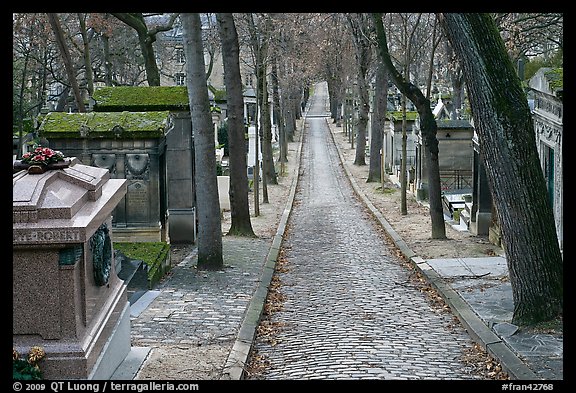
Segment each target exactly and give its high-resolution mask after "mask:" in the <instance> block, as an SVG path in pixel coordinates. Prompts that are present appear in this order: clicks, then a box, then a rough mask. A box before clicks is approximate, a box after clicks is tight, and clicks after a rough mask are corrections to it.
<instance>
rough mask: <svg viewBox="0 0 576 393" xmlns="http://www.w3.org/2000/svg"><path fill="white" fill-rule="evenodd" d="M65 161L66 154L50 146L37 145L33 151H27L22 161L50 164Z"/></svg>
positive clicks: (31, 163) (25, 162)
mask: <svg viewBox="0 0 576 393" xmlns="http://www.w3.org/2000/svg"><path fill="white" fill-rule="evenodd" d="M59 161H64V154H62V152H60V151H58V150H52V149H50V148H49V147H42V146H38V147H36V148H35V149H34V150H33V151H32V152H28V153H25V154H24V155H23V156H22V160H21V162H22V163H23V164H28V165H39V164H40V165H48V164H52V163H55V162H59Z"/></svg>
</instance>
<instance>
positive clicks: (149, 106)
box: [92, 86, 190, 112]
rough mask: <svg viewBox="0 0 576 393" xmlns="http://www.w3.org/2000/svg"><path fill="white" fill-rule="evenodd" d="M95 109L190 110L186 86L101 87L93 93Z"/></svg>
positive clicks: (108, 110)
mask: <svg viewBox="0 0 576 393" xmlns="http://www.w3.org/2000/svg"><path fill="white" fill-rule="evenodd" d="M92 98H93V100H94V111H97V112H120V111H132V112H141V111H165V110H171V111H189V110H190V106H189V101H188V88H187V87H186V86H117V87H100V88H98V89H96V90H95V91H94V94H93V95H92Z"/></svg>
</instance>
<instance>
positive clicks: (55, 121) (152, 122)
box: [38, 111, 170, 139]
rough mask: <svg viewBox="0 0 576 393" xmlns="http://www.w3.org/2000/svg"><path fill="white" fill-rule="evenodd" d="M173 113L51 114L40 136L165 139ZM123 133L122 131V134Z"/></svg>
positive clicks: (42, 126)
mask: <svg viewBox="0 0 576 393" xmlns="http://www.w3.org/2000/svg"><path fill="white" fill-rule="evenodd" d="M169 116H170V112H168V111H162V112H157V111H154V112H87V113H64V112H51V113H48V114H47V115H46V116H45V117H44V119H43V121H42V124H40V127H39V129H38V132H39V134H40V135H41V136H43V137H46V138H78V137H81V136H82V135H83V133H85V135H86V137H87V138H122V139H131V138H157V137H161V136H163V135H164V132H165V130H166V128H167V126H168V119H169ZM120 130H121V131H120Z"/></svg>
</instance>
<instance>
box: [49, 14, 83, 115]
mask: <svg viewBox="0 0 576 393" xmlns="http://www.w3.org/2000/svg"><path fill="white" fill-rule="evenodd" d="M47 15H48V20H49V21H50V26H52V31H53V32H54V37H56V42H57V43H58V48H60V54H61V55H62V59H63V60H64V68H65V69H66V74H67V75H68V82H70V85H71V86H72V91H73V92H74V98H75V100H76V107H77V108H78V112H86V107H85V106H84V100H83V99H82V93H81V92H80V87H79V86H78V80H77V79H76V74H75V73H74V67H73V66H72V59H71V58H70V52H69V51H68V46H66V43H65V42H64V34H63V33H62V27H61V26H60V20H59V19H58V15H57V14H54V13H48V14H47Z"/></svg>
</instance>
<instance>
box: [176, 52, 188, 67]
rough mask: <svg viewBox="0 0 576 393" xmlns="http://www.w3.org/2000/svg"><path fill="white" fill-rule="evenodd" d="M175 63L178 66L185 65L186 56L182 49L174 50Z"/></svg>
mask: <svg viewBox="0 0 576 393" xmlns="http://www.w3.org/2000/svg"><path fill="white" fill-rule="evenodd" d="M176 63H178V64H184V63H186V55H185V54H184V48H176Z"/></svg>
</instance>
